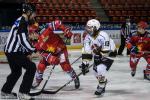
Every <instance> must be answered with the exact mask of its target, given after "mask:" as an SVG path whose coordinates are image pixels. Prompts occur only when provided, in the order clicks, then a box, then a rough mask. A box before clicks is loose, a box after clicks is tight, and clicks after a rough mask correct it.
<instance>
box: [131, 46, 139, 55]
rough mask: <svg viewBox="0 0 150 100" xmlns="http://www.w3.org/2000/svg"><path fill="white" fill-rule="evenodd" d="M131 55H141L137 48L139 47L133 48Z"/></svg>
mask: <svg viewBox="0 0 150 100" xmlns="http://www.w3.org/2000/svg"><path fill="white" fill-rule="evenodd" d="M131 53H132V54H138V53H139V49H138V48H137V46H132V48H131Z"/></svg>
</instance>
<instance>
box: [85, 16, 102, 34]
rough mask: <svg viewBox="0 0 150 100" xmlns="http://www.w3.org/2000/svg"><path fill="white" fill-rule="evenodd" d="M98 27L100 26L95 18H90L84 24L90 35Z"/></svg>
mask: <svg viewBox="0 0 150 100" xmlns="http://www.w3.org/2000/svg"><path fill="white" fill-rule="evenodd" d="M99 28H100V22H99V21H98V20H96V19H91V20H89V21H88V22H87V24H86V31H87V33H89V34H90V35H92V34H93V33H94V31H97V30H99Z"/></svg>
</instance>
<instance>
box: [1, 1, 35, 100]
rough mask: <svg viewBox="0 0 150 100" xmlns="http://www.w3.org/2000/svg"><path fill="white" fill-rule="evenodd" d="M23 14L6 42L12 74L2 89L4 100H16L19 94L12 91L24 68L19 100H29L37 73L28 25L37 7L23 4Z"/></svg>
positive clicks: (6, 52) (5, 50) (5, 48)
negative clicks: (32, 58)
mask: <svg viewBox="0 0 150 100" xmlns="http://www.w3.org/2000/svg"><path fill="white" fill-rule="evenodd" d="M22 8H23V14H22V16H21V17H19V18H18V19H17V20H16V21H15V22H14V25H13V26H12V28H11V31H10V33H9V35H8V39H7V41H6V44H5V47H4V52H5V55H6V57H7V60H8V63H9V66H10V69H11V73H10V74H9V75H8V77H7V80H6V83H5V84H4V85H3V87H2V89H1V98H2V99H15V98H17V94H16V93H13V92H12V90H13V88H14V86H15V84H16V82H17V81H18V79H19V77H20V76H21V74H22V68H24V69H25V70H26V72H25V73H24V76H23V80H22V83H21V85H20V88H19V93H18V97H19V100H24V99H25V100H29V99H30V98H31V97H30V96H29V95H28V93H29V92H30V88H31V85H32V82H33V78H34V75H35V71H36V65H35V63H34V62H32V61H31V60H30V57H31V54H32V52H34V51H35V48H34V47H32V45H31V43H30V42H29V36H28V25H29V23H30V21H31V20H33V19H34V17H35V6H34V5H32V4H23V7H22Z"/></svg>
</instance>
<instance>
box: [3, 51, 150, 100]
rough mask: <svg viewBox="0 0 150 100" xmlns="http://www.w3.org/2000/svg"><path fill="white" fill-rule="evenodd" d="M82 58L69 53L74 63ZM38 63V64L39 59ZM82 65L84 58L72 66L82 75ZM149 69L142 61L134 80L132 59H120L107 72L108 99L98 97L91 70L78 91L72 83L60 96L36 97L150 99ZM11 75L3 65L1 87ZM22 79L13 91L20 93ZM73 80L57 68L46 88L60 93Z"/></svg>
mask: <svg viewBox="0 0 150 100" xmlns="http://www.w3.org/2000/svg"><path fill="white" fill-rule="evenodd" d="M80 55H81V52H80V51H69V58H70V62H73V61H74V60H75V59H77V58H78V57H79V56H80ZM35 62H36V63H37V60H36V61H35ZM80 64H81V59H80V60H79V61H78V62H76V63H75V64H73V65H72V67H73V68H74V69H75V71H76V72H77V73H79V72H80V70H79V67H78V66H79V65H80ZM145 66H146V62H145V60H144V59H141V60H140V62H139V64H138V67H137V72H136V75H135V77H131V75H130V67H129V57H128V56H123V57H116V58H115V61H114V63H113V65H112V67H111V68H110V70H109V71H108V72H107V79H108V84H107V87H106V92H105V94H104V96H102V97H98V96H95V95H94V92H95V90H96V87H97V84H98V82H97V80H96V78H95V77H94V74H93V70H92V68H91V69H90V72H89V73H88V74H87V75H85V76H83V75H81V76H80V77H79V78H80V83H81V86H80V88H79V89H77V90H76V89H74V83H73V82H72V83H71V84H69V85H68V86H66V87H65V88H63V89H62V90H60V91H59V92H58V93H56V94H53V95H52V94H49V95H48V94H41V95H39V96H36V97H35V100H150V81H147V80H144V79H143V69H145ZM50 68H51V67H50V66H49V67H48V68H47V69H46V71H45V74H44V80H43V83H44V82H45V80H46V79H47V76H48V74H49V70H50ZM23 72H24V70H23ZM9 73H10V69H9V66H8V64H0V88H1V87H2V85H3V84H4V83H5V81H6V77H7V75H8V74H9ZM21 80H22V77H21V78H20V79H19V81H18V82H17V84H16V86H15V87H14V89H13V91H14V92H16V93H17V92H18V88H19V85H20V83H21ZM69 80H70V77H69V75H67V74H66V73H65V72H63V71H62V69H61V67H60V66H57V67H56V68H55V69H54V72H53V73H52V75H51V77H50V80H49V81H48V84H47V86H46V89H49V90H56V89H58V88H59V87H61V86H62V85H64V84H65V83H66V82H68V81H69ZM43 83H42V84H41V86H42V85H43ZM41 86H40V87H39V88H38V89H37V90H34V92H35V91H39V90H40V88H41ZM0 100H2V99H0Z"/></svg>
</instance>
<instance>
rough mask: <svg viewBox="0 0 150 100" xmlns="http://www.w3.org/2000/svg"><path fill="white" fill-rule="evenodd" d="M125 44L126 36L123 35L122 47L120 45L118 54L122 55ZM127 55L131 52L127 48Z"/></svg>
mask: <svg viewBox="0 0 150 100" xmlns="http://www.w3.org/2000/svg"><path fill="white" fill-rule="evenodd" d="M125 44H126V38H124V36H123V35H121V44H120V47H119V50H118V55H122V52H123V50H124V48H125ZM126 54H127V55H129V54H130V50H128V49H127V52H126Z"/></svg>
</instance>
